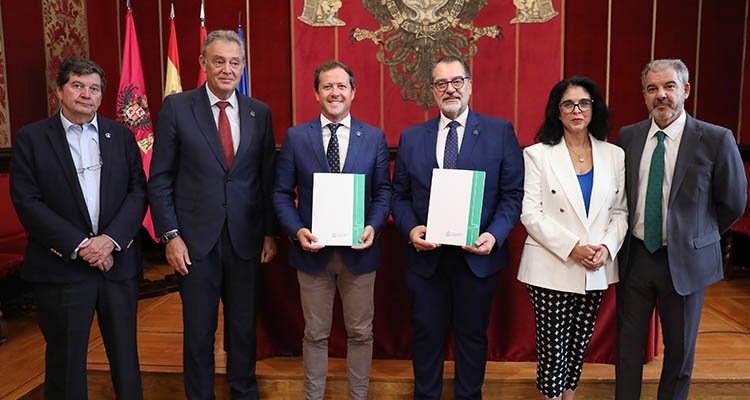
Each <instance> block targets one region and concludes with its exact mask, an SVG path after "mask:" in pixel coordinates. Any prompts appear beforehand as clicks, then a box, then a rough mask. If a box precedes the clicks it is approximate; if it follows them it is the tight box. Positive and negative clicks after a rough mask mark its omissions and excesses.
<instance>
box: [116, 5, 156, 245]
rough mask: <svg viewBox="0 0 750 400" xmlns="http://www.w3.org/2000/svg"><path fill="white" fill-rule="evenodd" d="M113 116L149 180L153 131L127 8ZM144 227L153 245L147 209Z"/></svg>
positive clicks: (131, 13) (132, 26) (136, 38)
mask: <svg viewBox="0 0 750 400" xmlns="http://www.w3.org/2000/svg"><path fill="white" fill-rule="evenodd" d="M115 113H116V116H117V120H118V121H120V122H121V123H122V124H123V125H125V126H127V127H128V128H130V130H131V131H133V134H134V135H135V141H136V142H137V143H138V147H139V148H140V149H141V157H142V158H143V170H144V171H145V173H146V178H148V175H149V174H148V173H149V166H150V165H151V149H152V147H153V146H154V128H153V125H152V123H151V113H150V112H149V109H148V98H147V97H146V85H145V83H144V79H143V65H142V64H141V52H140V50H139V49H138V35H136V33H135V23H134V22H133V10H132V9H131V8H128V13H127V16H126V19H125V45H124V47H123V51H122V75H121V76H120V86H119V89H118V90H117V111H116V112H115ZM143 226H144V227H145V228H146V229H147V230H148V233H149V234H151V237H152V238H153V239H154V240H155V241H156V240H157V239H156V235H155V234H154V223H153V221H152V220H151V210H150V209H149V210H148V211H147V212H146V218H144V220H143Z"/></svg>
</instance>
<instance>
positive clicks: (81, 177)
mask: <svg viewBox="0 0 750 400" xmlns="http://www.w3.org/2000/svg"><path fill="white" fill-rule="evenodd" d="M60 119H61V120H62V125H63V129H64V130H65V139H67V141H68V148H69V149H70V156H71V157H72V158H73V164H75V167H76V175H77V176H78V184H79V185H80V186H81V192H82V193H83V200H84V201H85V202H86V208H87V209H88V211H89V218H90V220H91V228H92V230H93V232H92V233H94V235H96V234H98V232H99V183H100V180H101V174H102V165H104V163H103V162H102V155H101V152H100V151H99V125H98V123H97V118H96V116H94V118H93V119H92V120H91V122H89V123H86V124H83V125H77V124H74V123H72V122H70V121H68V119H67V118H65V116H64V115H63V113H62V112H61V113H60Z"/></svg>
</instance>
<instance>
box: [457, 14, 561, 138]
mask: <svg viewBox="0 0 750 400" xmlns="http://www.w3.org/2000/svg"><path fill="white" fill-rule="evenodd" d="M558 11H559V9H558ZM517 15H518V12H517V11H516V7H515V6H514V5H513V2H511V1H507V2H506V4H505V5H504V6H498V5H489V4H488V5H487V6H485V7H484V8H483V9H482V11H480V12H479V14H477V17H476V19H475V20H474V24H475V25H476V26H491V25H499V26H500V27H501V28H502V30H503V38H502V39H499V40H496V39H490V38H487V37H484V38H481V39H479V40H477V41H476V42H474V43H476V45H477V55H476V56H474V58H473V59H471V60H470V65H471V67H472V74H473V75H472V76H473V78H474V79H473V82H472V85H473V86H472V99H471V103H470V104H469V107H470V108H471V109H472V110H474V111H476V112H478V113H481V114H484V115H489V116H492V117H496V118H502V119H504V120H507V121H510V122H511V123H513V127H514V128H515V130H516V136H517V137H518V138H519V139H520V138H521V133H520V132H519V131H518V128H519V126H518V121H517V120H516V116H517V112H516V111H517V107H518V106H519V102H518V98H517V96H520V95H521V93H520V91H521V90H522V89H523V88H520V87H518V86H517V82H516V77H517V76H518V71H517V67H518V65H519V60H518V59H517V58H516V55H517V54H518V53H517V52H516V44H517V43H518V41H517V40H516V38H517V35H518V34H520V32H517V31H518V30H519V29H521V30H523V29H525V28H527V27H529V26H530V25H532V24H511V23H510V21H511V20H512V19H513V18H515V17H516V16H517ZM555 18H560V16H559V15H558V16H556V17H555ZM548 23H550V22H546V23H545V24H548ZM519 26H520V27H519ZM519 39H520V38H519ZM534 47H537V46H534ZM539 47H540V51H543V49H544V46H539ZM545 62H550V63H553V61H552V60H550V59H549V58H547V61H545ZM489 82H493V83H495V84H494V85H493V84H488V83H489ZM497 93H502V94H501V95H499V96H498V95H497Z"/></svg>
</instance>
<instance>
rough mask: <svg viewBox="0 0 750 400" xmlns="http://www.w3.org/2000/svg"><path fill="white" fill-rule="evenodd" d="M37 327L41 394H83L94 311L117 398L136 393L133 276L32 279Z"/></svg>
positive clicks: (49, 396)
mask: <svg viewBox="0 0 750 400" xmlns="http://www.w3.org/2000/svg"><path fill="white" fill-rule="evenodd" d="M34 295H35V298H36V303H37V313H38V318H39V328H40V329H41V331H42V334H43V335H44V339H45V340H46V341H47V350H46V353H45V362H46V371H45V377H44V398H45V399H75V400H79V399H86V398H88V385H87V383H86V354H87V352H88V345H89V332H90V331H91V322H92V321H93V318H94V311H96V314H97V321H98V322H99V329H100V330H101V333H102V339H103V340H104V348H105V350H106V352H107V358H108V359H109V365H110V373H111V375H112V384H113V385H114V390H115V393H116V395H117V398H120V399H142V398H143V390H142V387H141V373H140V369H139V364H138V348H137V341H136V320H137V307H138V280H137V278H133V279H128V280H125V281H108V280H106V279H104V278H103V277H102V275H101V274H92V275H91V277H90V278H87V279H86V280H84V281H81V282H75V283H64V284H59V283H35V284H34Z"/></svg>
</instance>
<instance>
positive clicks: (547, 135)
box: [535, 76, 609, 145]
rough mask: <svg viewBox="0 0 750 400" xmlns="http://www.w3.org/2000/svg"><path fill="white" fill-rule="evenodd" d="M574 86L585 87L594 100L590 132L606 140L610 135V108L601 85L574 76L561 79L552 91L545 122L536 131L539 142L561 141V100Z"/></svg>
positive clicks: (553, 143) (552, 142) (582, 77)
mask: <svg viewBox="0 0 750 400" xmlns="http://www.w3.org/2000/svg"><path fill="white" fill-rule="evenodd" d="M572 86H579V87H582V88H584V89H585V90H586V91H587V92H589V95H590V96H591V100H594V104H593V108H592V110H591V111H592V113H591V122H590V123H589V126H588V129H589V133H591V135H593V136H594V137H595V138H597V139H599V140H604V139H606V138H607V136H609V110H607V105H606V104H604V99H603V98H602V95H601V93H600V92H599V87H598V86H597V85H596V83H595V82H594V81H592V80H591V79H589V78H586V77H585V76H573V77H571V78H568V79H564V80H562V81H560V82H559V83H558V84H557V85H555V87H553V88H552V91H550V93H549V100H547V108H546V110H545V112H544V123H543V124H542V126H541V127H539V131H538V132H537V133H536V137H535V139H536V141H537V142H542V143H544V144H549V145H555V144H558V143H560V140H561V139H562V137H563V124H562V121H560V100H561V99H562V97H563V94H565V91H566V90H568V88H569V87H572Z"/></svg>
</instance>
